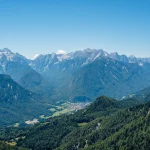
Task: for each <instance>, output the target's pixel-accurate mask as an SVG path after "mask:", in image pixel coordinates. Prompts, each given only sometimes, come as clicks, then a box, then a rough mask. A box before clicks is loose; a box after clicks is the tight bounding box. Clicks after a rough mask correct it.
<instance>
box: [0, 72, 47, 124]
mask: <svg viewBox="0 0 150 150" xmlns="http://www.w3.org/2000/svg"><path fill="white" fill-rule="evenodd" d="M40 101H41V100H40V97H39V96H38V95H36V94H34V93H32V92H30V91H28V90H25V89H24V88H23V87H21V86H20V85H18V84H17V83H16V82H15V81H13V80H12V79H11V77H10V76H9V75H0V125H1V126H2V125H12V124H13V123H16V122H23V121H25V120H29V119H33V118H34V117H38V116H39V115H41V113H47V114H48V113H49V111H48V110H47V109H46V107H45V106H44V105H43V104H42V103H41V102H40Z"/></svg>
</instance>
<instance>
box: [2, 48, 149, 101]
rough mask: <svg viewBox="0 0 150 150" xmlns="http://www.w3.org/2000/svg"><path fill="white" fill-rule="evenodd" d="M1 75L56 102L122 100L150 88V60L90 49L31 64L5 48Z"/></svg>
mask: <svg viewBox="0 0 150 150" xmlns="http://www.w3.org/2000/svg"><path fill="white" fill-rule="evenodd" d="M0 73H1V74H8V75H10V76H11V77H12V79H13V80H15V81H16V82H17V83H18V84H20V85H21V86H23V87H24V88H26V89H28V90H30V91H32V92H36V93H38V94H41V95H43V96H44V97H45V99H50V100H51V101H53V102H56V101H58V100H62V101H74V102H76V101H88V100H93V99H95V98H96V97H98V96H100V95H107V96H110V97H113V98H118V99H122V98H123V97H124V96H127V95H129V94H131V93H135V92H137V91H140V90H142V89H143V88H146V87H148V86H149V85H150V58H136V57H134V56H129V57H127V56H126V55H119V54H118V53H110V54H109V53H107V52H105V51H103V50H101V49H99V50H97V49H89V48H88V49H85V50H83V51H75V52H71V53H62V54H61V53H52V54H47V55H42V54H41V55H39V56H37V57H36V58H35V59H34V60H29V59H27V58H25V57H24V56H22V55H20V54H18V53H13V52H11V51H10V50H9V49H6V48H5V49H2V50H0ZM139 81H140V82H139Z"/></svg>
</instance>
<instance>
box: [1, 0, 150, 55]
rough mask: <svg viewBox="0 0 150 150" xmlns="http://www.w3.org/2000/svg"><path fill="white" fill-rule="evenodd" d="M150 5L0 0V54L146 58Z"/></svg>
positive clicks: (135, 0)
mask: <svg viewBox="0 0 150 150" xmlns="http://www.w3.org/2000/svg"><path fill="white" fill-rule="evenodd" d="M149 16H150V0H0V49H2V48H9V49H11V50H12V51H13V52H18V53H20V54H22V55H25V56H26V57H27V58H32V57H33V56H34V55H35V54H47V53H52V52H57V51H58V50H65V51H67V52H71V51H76V50H82V49H85V48H95V49H103V50H105V51H107V52H118V53H119V54H126V55H135V56H137V57H150V53H149V52H150V17H149Z"/></svg>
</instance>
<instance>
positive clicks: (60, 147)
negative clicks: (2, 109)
mask: <svg viewBox="0 0 150 150" xmlns="http://www.w3.org/2000/svg"><path fill="white" fill-rule="evenodd" d="M125 101H126V102H125V103H129V102H131V99H130V100H125ZM122 102H123V101H116V100H114V99H111V98H107V97H105V96H102V97H99V98H97V99H96V100H95V101H94V102H93V103H92V104H91V105H90V106H89V107H87V108H85V109H83V110H80V111H78V112H76V113H75V114H70V115H62V116H59V117H54V118H50V119H48V120H47V121H46V122H44V123H40V124H37V125H35V126H33V127H31V128H22V129H17V128H13V129H11V128H9V129H8V128H6V129H1V130H0V133H1V139H2V140H5V141H8V142H9V141H14V142H17V145H18V146H21V147H26V148H29V149H33V150H41V149H45V150H53V149H57V150H64V149H65V150H80V149H89V150H94V149H104V150H105V149H106V150H107V149H110V148H111V149H114V150H115V149H149V144H148V143H149V130H150V128H149V126H150V121H149V120H150V116H149V114H150V113H149V108H150V102H148V103H145V104H142V105H137V106H133V107H129V106H128V105H127V106H125V103H122ZM8 133H9V135H8ZM16 137H19V138H17V140H16ZM22 137H24V138H22Z"/></svg>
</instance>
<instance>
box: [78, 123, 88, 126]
mask: <svg viewBox="0 0 150 150" xmlns="http://www.w3.org/2000/svg"><path fill="white" fill-rule="evenodd" d="M87 124H88V123H87V122H83V123H78V126H79V127H84V126H85V125H87Z"/></svg>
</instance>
